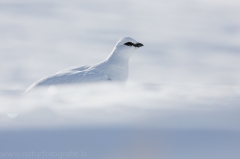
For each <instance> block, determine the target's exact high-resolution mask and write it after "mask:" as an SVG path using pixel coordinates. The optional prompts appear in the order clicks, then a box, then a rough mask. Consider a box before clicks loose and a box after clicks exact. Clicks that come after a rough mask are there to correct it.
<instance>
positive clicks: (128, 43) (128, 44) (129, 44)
mask: <svg viewBox="0 0 240 159" xmlns="http://www.w3.org/2000/svg"><path fill="white" fill-rule="evenodd" d="M124 45H127V46H133V45H134V44H133V43H132V42H127V43H125V44H124Z"/></svg>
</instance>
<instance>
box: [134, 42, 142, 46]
mask: <svg viewBox="0 0 240 159" xmlns="http://www.w3.org/2000/svg"><path fill="white" fill-rule="evenodd" d="M134 46H135V47H142V46H144V45H143V44H141V43H136V44H135V45H134Z"/></svg>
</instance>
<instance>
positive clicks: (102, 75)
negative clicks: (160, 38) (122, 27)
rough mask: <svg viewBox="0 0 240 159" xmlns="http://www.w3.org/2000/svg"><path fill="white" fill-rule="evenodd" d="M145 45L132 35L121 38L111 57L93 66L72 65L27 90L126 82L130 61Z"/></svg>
mask: <svg viewBox="0 0 240 159" xmlns="http://www.w3.org/2000/svg"><path fill="white" fill-rule="evenodd" d="M141 46H143V44H141V43H138V42H137V41H135V40H134V39H132V38H130V37H124V38H121V39H120V40H119V41H118V42H117V44H116V45H115V47H114V49H113V51H112V52H111V54H110V55H109V57H108V58H107V59H106V60H104V61H102V62H100V63H98V64H96V65H93V66H88V65H86V66H79V67H71V68H68V69H65V70H62V71H60V72H57V73H56V74H53V75H50V76H47V77H44V78H42V79H40V80H38V81H37V82H35V83H34V84H32V85H31V86H30V87H29V88H28V89H27V90H26V92H28V91H30V90H32V89H34V88H36V87H39V86H50V85H60V84H78V83H91V82H107V81H112V82H122V83H124V82H126V80H127V78H128V61H129V58H130V56H131V55H132V54H133V52H134V51H135V50H136V49H137V48H139V47H141Z"/></svg>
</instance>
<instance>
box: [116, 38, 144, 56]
mask: <svg viewBox="0 0 240 159" xmlns="http://www.w3.org/2000/svg"><path fill="white" fill-rule="evenodd" d="M142 46H143V44H142V43H139V42H137V41H136V40H134V39H133V38H130V37H123V38H121V39H120V40H119V41H118V42H117V44H116V46H115V48H114V50H113V53H112V55H113V56H114V57H116V58H123V59H126V58H127V59H129V58H130V56H131V55H132V54H133V52H134V51H135V50H137V49H138V48H140V47H142Z"/></svg>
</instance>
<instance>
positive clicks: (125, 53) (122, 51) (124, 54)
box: [107, 46, 134, 65]
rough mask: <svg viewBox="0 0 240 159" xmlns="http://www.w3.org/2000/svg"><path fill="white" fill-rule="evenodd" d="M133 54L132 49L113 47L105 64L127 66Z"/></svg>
mask: <svg viewBox="0 0 240 159" xmlns="http://www.w3.org/2000/svg"><path fill="white" fill-rule="evenodd" d="M133 52H134V50H132V49H127V48H124V47H117V46H115V47H114V49H113V51H112V53H111V54H110V55H109V57H108V58H107V62H108V63H113V64H117V65H125V64H128V61H129V58H130V57H131V55H132V54H133Z"/></svg>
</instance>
